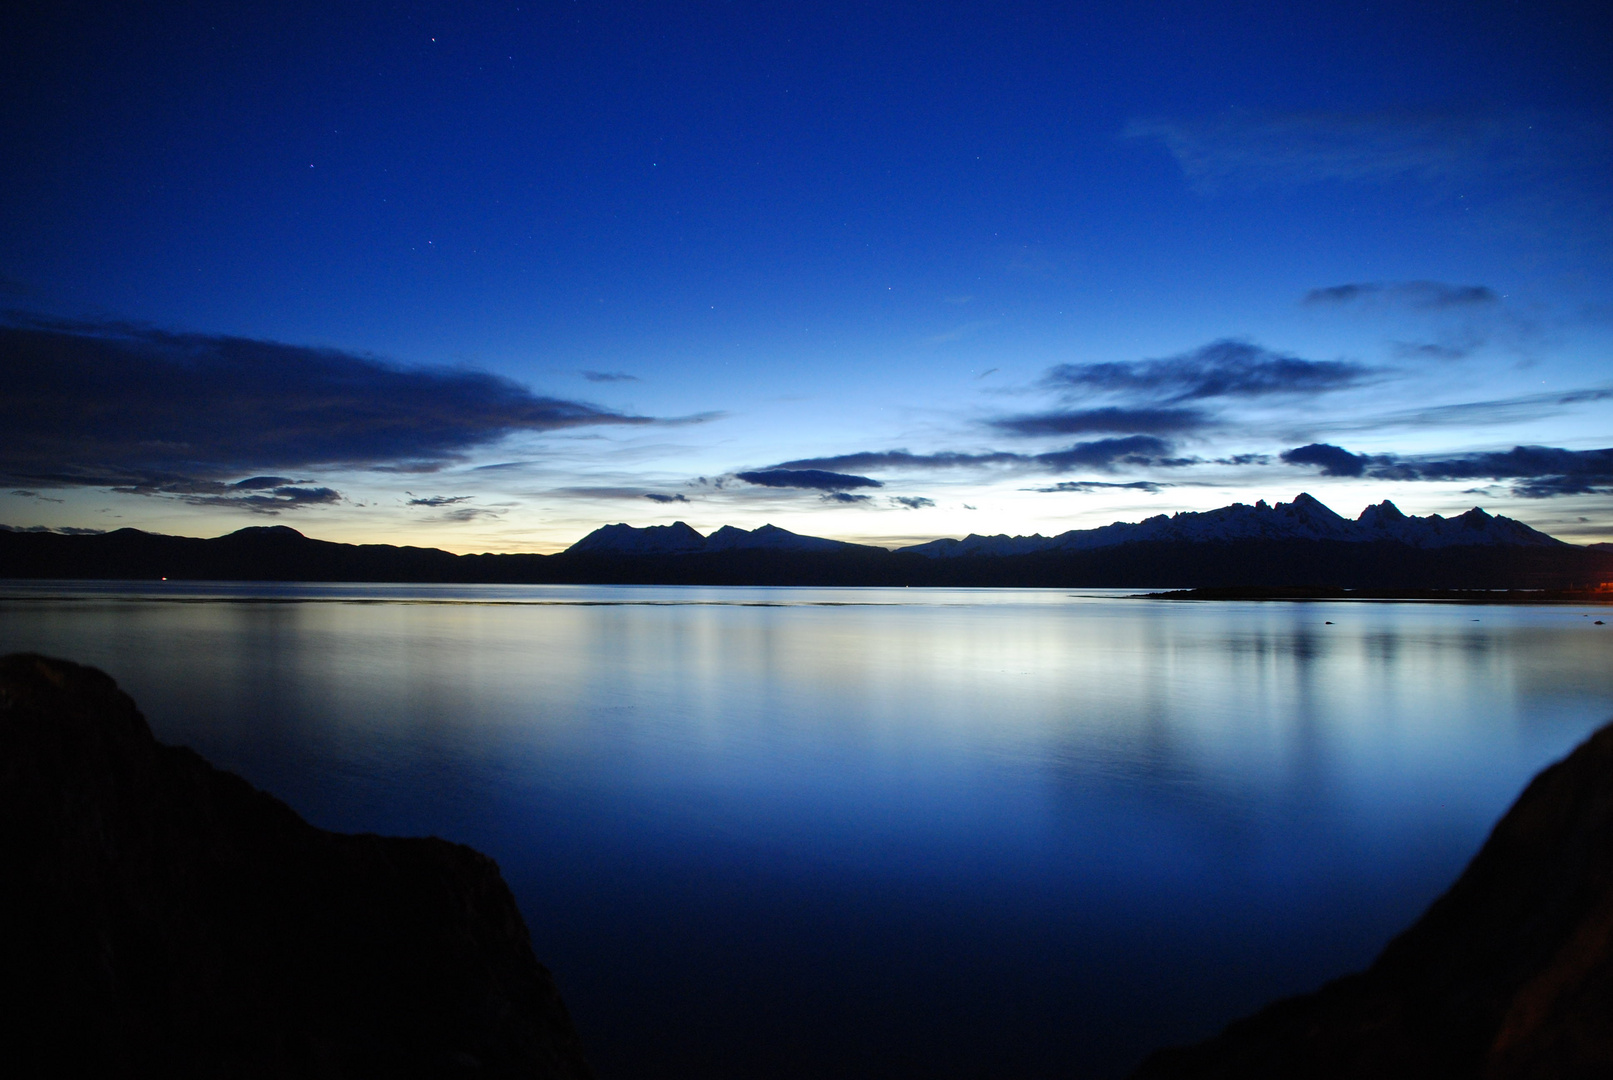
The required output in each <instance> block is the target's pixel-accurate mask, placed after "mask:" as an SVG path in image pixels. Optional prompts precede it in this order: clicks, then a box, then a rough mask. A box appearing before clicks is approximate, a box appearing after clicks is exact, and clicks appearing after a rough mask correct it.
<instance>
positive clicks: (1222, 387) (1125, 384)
mask: <svg viewBox="0 0 1613 1080" xmlns="http://www.w3.org/2000/svg"><path fill="white" fill-rule="evenodd" d="M1373 374H1375V372H1374V371H1373V369H1372V368H1369V367H1367V366H1366V365H1364V364H1358V363H1355V362H1354V361H1349V360H1304V359H1301V358H1300V357H1297V356H1288V355H1285V354H1283V353H1277V352H1273V351H1271V350H1270V349H1265V348H1262V347H1261V346H1259V345H1255V344H1254V343H1252V342H1248V341H1238V340H1235V339H1230V338H1229V339H1224V340H1221V341H1214V342H1211V343H1210V344H1208V345H1205V346H1203V347H1201V348H1198V349H1194V350H1193V351H1192V352H1188V353H1183V354H1181V355H1180V356H1171V357H1166V358H1164V359H1160V360H1137V361H1127V362H1123V363H1102V364H1060V365H1058V366H1057V367H1055V368H1052V369H1050V370H1049V371H1048V373H1047V375H1046V377H1045V378H1044V380H1043V382H1044V384H1045V385H1047V386H1051V387H1053V388H1055V389H1060V390H1079V391H1094V390H1095V391H1108V392H1113V393H1124V394H1133V395H1139V396H1143V397H1146V398H1149V399H1151V400H1154V401H1161V402H1165V403H1171V404H1174V403H1178V402H1183V401H1199V400H1204V399H1208V398H1228V397H1234V398H1252V397H1269V396H1272V395H1277V394H1320V393H1325V392H1326V391H1329V390H1342V389H1345V388H1347V387H1351V386H1357V385H1359V384H1361V383H1362V382H1364V381H1366V380H1367V379H1369V378H1370V377H1371V376H1372V375H1373ZM1116 430H1120V429H1116ZM1125 430H1154V431H1158V430H1178V431H1179V430H1184V429H1183V428H1136V429H1125Z"/></svg>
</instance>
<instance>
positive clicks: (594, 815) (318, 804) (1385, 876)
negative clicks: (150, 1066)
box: [0, 583, 1613, 1078]
mask: <svg viewBox="0 0 1613 1080" xmlns="http://www.w3.org/2000/svg"><path fill="white" fill-rule="evenodd" d="M0 596H3V597H5V599H0V650H4V651H11V650H14V649H33V650H37V651H41V652H46V653H51V654H55V655H60V656H65V657H68V658H71V659H76V660H80V661H83V662H87V663H92V664H95V665H97V666H100V667H103V668H105V669H106V670H107V671H109V672H110V673H112V674H113V675H114V676H115V677H116V678H117V679H118V681H119V682H120V683H121V684H122V685H123V686H124V688H125V689H127V690H129V691H130V693H132V694H133V695H134V697H135V699H136V700H137V701H138V702H139V703H140V704H141V706H142V708H143V710H144V711H145V713H146V715H147V717H148V718H149V719H150V720H151V723H152V726H153V728H154V729H155V730H156V731H157V733H158V736H159V737H160V738H163V739H165V740H166V741H169V742H179V743H186V744H189V745H191V746H194V747H195V748H196V749H198V750H200V751H201V752H202V753H203V754H205V755H206V756H207V757H209V758H210V759H211V760H213V761H214V762H215V763H217V764H219V765H221V766H224V767H228V768H233V769H236V770H238V771H240V772H242V773H243V774H245V775H246V776H247V777H248V778H250V779H251V780H253V781H254V782H255V783H257V784H258V785H260V786H262V787H264V788H266V789H268V790H270V791H273V792H274V793H276V794H277V795H280V796H281V797H282V798H284V799H286V800H287V801H288V802H290V803H291V804H292V805H293V806H294V807H296V808H297V809H298V810H299V811H300V812H302V813H303V814H304V815H305V816H307V817H308V818H310V819H311V820H313V821H314V822H316V823H317V824H320V825H324V826H327V827H330V828H338V829H347V830H369V831H378V832H391V833H436V834H438V835H443V836H447V837H449V838H451V839H455V840H460V841H463V842H465V843H469V844H472V845H474V846H476V847H478V848H481V849H482V850H484V851H487V852H489V853H490V854H492V855H494V856H495V857H496V858H497V859H498V860H499V863H500V865H501V866H502V867H503V869H504V872H505V875H506V877H507V878H508V879H509V880H510V883H511V885H512V887H513V888H514V889H515V891H516V894H517V896H518V898H519V899H520V900H521V902H522V906H523V909H524V910H525V912H526V914H527V917H528V919H529V922H530V923H531V925H532V929H533V937H534V943H535V947H536V949H537V951H538V953H539V956H540V957H541V958H542V959H544V960H545V962H546V963H548V964H549V965H550V966H551V967H552V968H554V969H555V971H556V973H557V975H558V977H559V979H560V982H561V986H562V989H563V991H564V992H565V994H566V996H567V999H568V1001H569V1002H570V1004H571V1006H572V1010H573V1012H574V1014H575V1015H576V1017H577V1019H578V1021H579V1024H580V1026H581V1027H582V1029H583V1032H584V1036H585V1039H586V1040H587V1042H588V1043H589V1046H590V1051H591V1055H592V1057H593V1058H594V1059H595V1061H596V1064H597V1065H598V1066H599V1069H600V1072H601V1074H602V1075H603V1076H606V1077H623V1078H626V1077H655V1076H668V1077H671V1076H713V1077H715V1076H758V1075H768V1076H823V1075H846V1076H901V1075H911V1076H960V1077H961V1076H970V1077H976V1076H1064V1075H1099V1076H1101V1075H1113V1074H1115V1073H1116V1072H1118V1071H1123V1070H1124V1069H1125V1068H1126V1067H1127V1066H1128V1065H1129V1064H1131V1063H1132V1062H1133V1061H1134V1060H1135V1059H1136V1058H1137V1057H1138V1056H1139V1055H1140V1054H1141V1053H1143V1052H1144V1051H1146V1050H1147V1049H1149V1048H1151V1047H1153V1046H1156V1045H1160V1044H1162V1043H1167V1042H1171V1041H1176V1040H1181V1039H1186V1038H1191V1037H1195V1036H1198V1035H1202V1034H1205V1033H1207V1032H1209V1031H1211V1030H1213V1029H1214V1028H1215V1027H1217V1026H1218V1025H1219V1024H1221V1023H1223V1022H1225V1021H1226V1020H1227V1019H1229V1018H1231V1017H1233V1016H1235V1015H1238V1014H1240V1013H1243V1012H1247V1011H1249V1010H1250V1009H1252V1008H1254V1007H1256V1006H1258V1005H1259V1004H1261V1003H1262V1002H1264V1001H1265V1000H1267V999H1269V998H1270V997H1272V996H1274V995H1278V994H1284V993H1289V992H1293V991H1296V990H1300V989H1306V988H1309V987H1311V986H1313V985H1315V984H1317V983H1319V982H1320V981H1322V980H1324V979H1326V978H1329V977H1332V976H1334V975H1337V974H1340V973H1342V972H1343V971H1345V970H1348V969H1350V968H1352V967H1356V966H1359V965H1361V964H1363V963H1365V962H1366V961H1367V960H1369V959H1370V958H1371V956H1372V955H1373V953H1375V951H1376V950H1377V949H1378V948H1379V947H1380V946H1381V944H1382V943H1383V942H1384V941H1385V940H1386V939H1387V938H1388V937H1389V936H1390V935H1391V934H1392V933H1393V932H1394V931H1396V930H1398V929H1400V928H1401V927H1402V926H1404V925H1405V924H1406V923H1407V922H1408V921H1409V920H1410V919H1411V918H1413V917H1414V916H1415V915H1416V914H1417V912H1419V911H1420V910H1421V909H1422V907H1423V906H1425V905H1426V904H1427V902H1428V901H1429V900H1430V899H1431V898H1432V897H1433V896H1434V895H1436V894H1437V893H1438V891H1439V890H1440V889H1441V888H1443V886H1444V885H1445V884H1447V883H1448V882H1449V881H1450V879H1451V878H1452V877H1453V876H1454V875H1455V874H1456V873H1457V872H1458V871H1459V870H1460V868H1461V866H1462V864H1463V863H1464V862H1465V861H1466V859H1467V858H1468V857H1469V856H1470V855H1471V853H1472V852H1473V850H1475V849H1476V847H1477V846H1478V844H1479V843H1480V842H1481V841H1482V839H1483V837H1484V835H1485V833H1486V832H1487V830H1488V829H1489V827H1490V825H1491V824H1492V823H1493V822H1494V820H1495V818H1496V817H1497V816H1498V815H1499V814H1500V813H1501V812H1502V811H1503V810H1504V809H1505V807H1506V806H1507V804H1508V803H1509V802H1510V801H1511V800H1512V798H1513V797H1514V796H1515V795H1516V793H1517V792H1518V790H1520V789H1521V787H1522V785H1523V784H1524V782H1526V781H1527V779H1528V778H1529V777H1530V776H1531V775H1533V773H1534V772H1535V771H1537V770H1538V769H1539V768H1540V767H1541V766H1542V765H1544V764H1546V763H1547V762H1548V761H1550V760H1552V759H1554V758H1556V757H1559V756H1561V755H1562V754H1563V753H1565V752H1566V751H1567V750H1568V749H1570V748H1571V747H1572V746H1573V745H1574V744H1575V743H1576V742H1577V741H1578V740H1579V739H1581V738H1582V737H1583V736H1584V735H1585V734H1587V733H1588V732H1589V731H1590V730H1591V729H1592V728H1594V727H1595V726H1596V725H1597V724H1599V723H1601V722H1603V721H1604V720H1606V719H1608V718H1609V717H1613V667H1610V665H1609V664H1608V662H1607V661H1608V658H1609V648H1608V643H1609V640H1610V639H1609V638H1608V637H1607V634H1606V628H1603V627H1593V626H1592V625H1591V624H1592V618H1591V617H1589V616H1588V615H1587V614H1586V609H1583V608H1572V607H1541V608H1500V607H1482V608H1481V607H1466V606H1455V605H1437V604H1342V603H1310V604H1284V603H1221V604H1171V603H1160V602H1147V601H1136V600H1126V599H1121V598H1118V597H1114V596H1102V595H1088V596H1083V597H1073V596H1071V595H1069V594H1066V593H1058V592H1040V591H1029V590H1026V591H1019V590H917V589H891V590H879V589H866V590H858V589H840V590H813V589H698V588H685V589H677V588H646V587H638V588H634V587H620V588H591V587H564V586H540V587H524V586H487V587H452V586H350V585H348V586H324V585H321V586H283V585H262V586H238V585H234V584H230V585H205V584H204V585H196V584H190V583H142V584H140V585H138V586H130V585H124V586H116V585H114V586H106V585H99V584H85V585H76V586H53V585H28V584H25V583H4V584H0ZM67 597H71V599H68V598H67ZM1328 620H1331V621H1332V623H1333V625H1327V622H1328Z"/></svg>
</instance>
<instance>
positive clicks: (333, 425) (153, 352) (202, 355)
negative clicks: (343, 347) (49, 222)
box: [0, 317, 653, 512]
mask: <svg viewBox="0 0 1613 1080" xmlns="http://www.w3.org/2000/svg"><path fill="white" fill-rule="evenodd" d="M0 419H3V421H4V426H5V432H6V434H5V438H4V439H0V476H5V477H8V478H10V479H12V480H13V481H14V482H16V481H20V482H22V483H24V484H37V485H49V486H69V485H77V486H94V487H111V488H116V489H118V490H121V491H129V492H135V493H138V494H147V495H169V496H175V497H179V498H182V499H184V500H185V501H187V502H193V503H201V504H205V505H227V506H237V507H240V508H242V509H247V510H256V511H260V512H272V511H275V510H278V509H284V508H289V507H297V506H307V505H313V504H318V503H328V502H334V501H337V500H338V499H339V498H340V496H339V495H338V494H337V493H336V492H335V491H332V490H331V489H329V488H324V487H303V486H299V485H298V484H291V483H282V482H281V481H284V480H285V478H284V477H263V476H251V477H249V478H248V479H246V480H241V481H237V482H235V483H231V482H230V480H231V478H232V477H233V476H239V475H240V474H242V473H252V474H257V473H262V472H264V471H266V470H271V469H298V470H310V469H317V468H333V467H347V468H353V467H360V468H362V467H368V468H379V469H385V470H388V471H400V472H429V471H432V470H434V469H436V468H440V467H441V466H442V465H443V464H445V463H448V462H452V461H457V460H462V459H463V457H464V455H465V454H466V453H467V452H468V451H470V450H472V449H474V448H476V447H479V446H484V445H487V444H491V443H494V442H496V441H498V440H500V439H502V438H504V437H505V436H508V435H511V434H514V433H517V432H544V431H558V430H563V429H568V428H577V427H583V426H590V425H620V424H647V423H652V422H653V421H652V420H651V419H650V418H649V417H642V416H631V415H627V414H623V413H619V412H614V411H612V410H609V409H603V408H600V407H598V406H594V405H590V404H587V403H585V402H578V401H569V400H565V399H560V398H552V397H546V396H543V395H539V394H534V393H533V392H532V391H530V390H528V389H527V388H526V387H524V386H521V385H520V384H518V383H515V382H512V381H511V380H509V379H505V378H502V377H500V376H497V375H492V374H488V373H486V372H479V371H469V370H464V369H458V368H400V367H395V366H392V365H389V364H386V363H383V362H382V361H380V360H377V359H375V358H373V357H369V356H360V355H355V354H353V353H347V352H341V351H339V350H335V349H318V348H310V347H305V346H297V345H286V344H282V343H279V342H273V341H260V340H254V339H249V338H237V337H225V336H218V335H205V334H180V333H170V332H166V331H161V330H154V329H150V328H147V327H140V326H130V325H125V324H119V323H84V322H60V321H56V322H53V321H46V320H39V319H32V320H29V319H21V318H16V317H14V318H13V320H12V322H11V323H9V324H5V325H0ZM271 480H272V481H274V483H272V484H271V483H270V481H271Z"/></svg>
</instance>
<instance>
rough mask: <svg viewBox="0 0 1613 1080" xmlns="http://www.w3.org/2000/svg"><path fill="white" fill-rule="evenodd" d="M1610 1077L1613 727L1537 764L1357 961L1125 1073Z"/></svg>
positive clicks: (1186, 1077) (1419, 1078) (1259, 1079)
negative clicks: (1368, 958) (1437, 881)
mask: <svg viewBox="0 0 1613 1080" xmlns="http://www.w3.org/2000/svg"><path fill="white" fill-rule="evenodd" d="M1608 1076H1613V725H1609V726H1608V727H1604V728H1603V729H1602V730H1601V731H1598V732H1597V733H1596V734H1595V735H1593V736H1591V738H1590V739H1588V740H1586V742H1584V743H1583V744H1582V745H1581V746H1580V747H1579V748H1578V749H1577V750H1575V751H1574V752H1573V753H1572V754H1570V755H1569V756H1568V757H1567V758H1566V759H1564V760H1563V761H1561V762H1558V763H1557V764H1556V765H1553V766H1551V767H1550V768H1548V769H1546V770H1545V771H1543V772H1542V773H1541V774H1540V775H1539V776H1537V777H1536V778H1535V779H1534V781H1533V782H1532V783H1530V785H1529V786H1528V788H1527V789H1525V791H1524V793H1523V794H1522V795H1521V796H1520V797H1519V799H1518V801H1517V802H1516V803H1515V804H1514V805H1513V807H1512V809H1511V810H1509V811H1508V812H1507V814H1506V816H1505V817H1503V818H1502V819H1501V821H1500V823H1499V824H1497V825H1496V827H1495V830H1494V831H1493V832H1492V833H1491V834H1490V838H1489V840H1488V841H1487V842H1486V843H1485V844H1484V847H1483V848H1482V849H1481V850H1480V851H1479V853H1478V855H1477V856H1476V857H1475V858H1474V859H1473V862H1472V863H1471V864H1470V865H1469V866H1468V868H1467V870H1466V871H1465V872H1464V873H1463V874H1462V876H1461V877H1460V878H1459V879H1458V880H1457V882H1456V884H1455V885H1453V886H1451V889H1450V891H1449V892H1447V893H1446V894H1445V895H1444V896H1442V897H1440V898H1439V899H1438V900H1437V901H1435V902H1434V905H1433V906H1432V907H1430V908H1429V909H1428V911H1427V913H1426V914H1424V915H1423V917H1422V918H1421V919H1419V920H1418V921H1417V922H1416V923H1415V924H1414V925H1413V926H1412V927H1411V928H1410V929H1409V930H1407V931H1406V932H1405V933H1403V934H1401V935H1400V936H1399V937H1397V938H1396V939H1395V940H1394V941H1392V942H1390V943H1389V946H1388V947H1387V948H1386V949H1384V951H1383V955H1381V956H1380V957H1379V958H1378V960H1377V961H1376V962H1375V963H1374V964H1373V965H1372V966H1371V967H1370V968H1368V969H1367V970H1366V971H1364V972H1362V973H1360V974H1357V975H1350V976H1347V977H1346V978H1343V979H1339V980H1338V981H1336V982H1333V983H1330V984H1328V985H1327V986H1325V987H1323V988H1322V989H1321V990H1319V991H1317V992H1316V993H1314V994H1308V995H1305V996H1303V997H1296V998H1290V999H1288V1000H1286V1001H1281V1002H1278V1003H1277V1004H1275V1005H1271V1006H1269V1007H1267V1008H1266V1009H1264V1010H1263V1011H1261V1012H1260V1013H1257V1014H1256V1015H1254V1016H1252V1017H1249V1018H1248V1019H1246V1020H1240V1021H1238V1022H1237V1023H1235V1024H1233V1025H1232V1026H1231V1027H1229V1028H1227V1029H1226V1031H1225V1032H1223V1033H1222V1034H1220V1035H1218V1036H1216V1037H1215V1038H1213V1039H1210V1040H1208V1041H1207V1042H1203V1043H1200V1044H1198V1045H1197V1046H1190V1047H1185V1048H1180V1049H1173V1050H1166V1051H1162V1052H1160V1053H1157V1054H1155V1055H1154V1056H1152V1057H1151V1058H1149V1059H1148V1060H1147V1061H1146V1062H1144V1064H1143V1065H1142V1067H1141V1068H1140V1069H1138V1070H1137V1072H1136V1073H1135V1074H1133V1080H1212V1078H1213V1080H1222V1078H1226V1080H1232V1078H1246V1080H1276V1078H1278V1077H1282V1078H1289V1077H1307V1078H1318V1080H1401V1078H1404V1080H1412V1078H1416V1080H1440V1078H1446V1077H1450V1078H1455V1077H1462V1078H1473V1080H1576V1078H1584V1080H1590V1078H1591V1077H1608Z"/></svg>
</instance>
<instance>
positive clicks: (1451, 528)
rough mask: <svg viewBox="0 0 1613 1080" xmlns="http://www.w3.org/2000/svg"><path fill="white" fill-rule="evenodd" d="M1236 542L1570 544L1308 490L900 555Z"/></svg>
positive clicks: (1517, 525)
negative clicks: (1344, 512) (1340, 500)
mask: <svg viewBox="0 0 1613 1080" xmlns="http://www.w3.org/2000/svg"><path fill="white" fill-rule="evenodd" d="M1232 540H1337V541H1345V542H1348V543H1369V542H1371V541H1374V540H1393V541H1398V542H1400V543H1402V544H1408V545H1410V546H1412V547H1416V548H1443V547H1456V546H1466V545H1474V544H1477V545H1486V546H1489V545H1512V546H1525V547H1556V546H1566V545H1563V541H1561V540H1558V539H1556V538H1555V537H1551V536H1547V535H1546V534H1545V533H1543V532H1540V531H1538V530H1536V529H1531V528H1530V527H1529V526H1527V525H1525V524H1523V523H1522V522H1520V521H1514V520H1512V519H1511V518H1508V517H1501V516H1499V515H1495V514H1488V513H1486V512H1485V511H1483V510H1481V509H1480V508H1478V507H1476V506H1475V507H1474V508H1473V509H1471V510H1469V511H1467V512H1466V513H1463V514H1459V515H1457V516H1456V517H1451V518H1446V517H1441V516H1440V515H1439V514H1430V515H1428V516H1427V517H1413V516H1408V515H1406V514H1404V513H1402V512H1401V510H1400V508H1399V507H1397V506H1396V505H1395V504H1394V503H1392V502H1389V501H1388V500H1387V499H1385V500H1384V501H1383V502H1381V503H1378V504H1376V505H1374V506H1369V507H1367V508H1366V509H1365V510H1363V511H1362V512H1361V516H1360V517H1358V518H1356V519H1355V520H1354V521H1351V520H1350V519H1349V518H1347V517H1343V516H1341V515H1339V514H1336V513H1334V512H1333V511H1332V510H1330V509H1328V508H1327V507H1326V506H1324V505H1323V504H1322V503H1321V502H1320V501H1319V500H1318V499H1316V498H1314V497H1313V496H1311V495H1308V494H1305V493H1303V492H1302V493H1300V494H1299V495H1296V496H1295V497H1294V501H1293V502H1287V503H1283V502H1280V503H1277V504H1276V505H1275V506H1272V505H1268V504H1267V503H1266V501H1265V500H1264V499H1262V500H1261V501H1259V502H1257V503H1255V504H1254V505H1253V506H1249V505H1247V504H1245V503H1233V504H1232V505H1231V506H1223V507H1220V508H1219V509H1216V510H1203V511H1190V510H1184V511H1182V512H1181V513H1178V514H1171V515H1166V514H1160V515H1158V516H1156V517H1151V518H1148V519H1146V520H1144V521H1139V522H1135V523H1132V522H1124V521H1118V522H1115V523H1114V524H1113V525H1104V526H1102V527H1100V528H1096V529H1072V530H1070V531H1069V532H1065V533H1060V534H1059V535H1057V536H1042V535H1040V534H1036V535H1032V536H1006V535H1000V534H999V535H997V536H980V535H978V534H970V535H969V536H966V537H964V538H963V539H962V540H950V539H943V540H931V541H930V542H929V543H926V544H915V545H914V546H912V547H905V548H900V549H898V550H901V551H907V552H912V553H914V554H916V555H924V556H927V557H929V558H941V559H944V558H959V557H962V556H972V555H1029V554H1033V553H1036V552H1043V551H1092V550H1094V549H1097V548H1105V547H1113V546H1115V545H1117V544H1130V543H1138V542H1155V543H1225V542H1227V541H1232Z"/></svg>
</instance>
